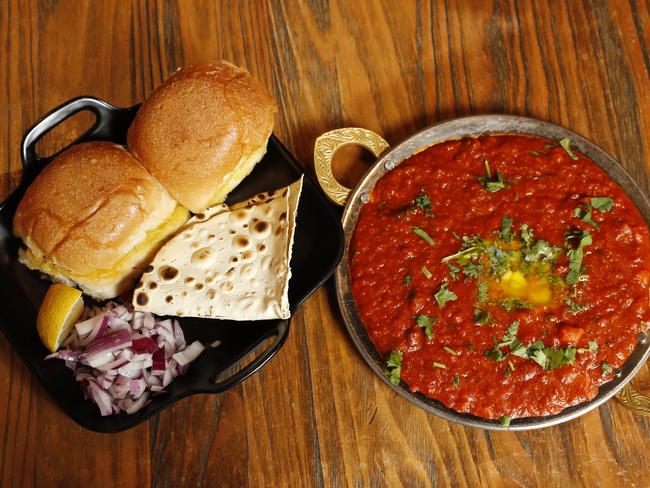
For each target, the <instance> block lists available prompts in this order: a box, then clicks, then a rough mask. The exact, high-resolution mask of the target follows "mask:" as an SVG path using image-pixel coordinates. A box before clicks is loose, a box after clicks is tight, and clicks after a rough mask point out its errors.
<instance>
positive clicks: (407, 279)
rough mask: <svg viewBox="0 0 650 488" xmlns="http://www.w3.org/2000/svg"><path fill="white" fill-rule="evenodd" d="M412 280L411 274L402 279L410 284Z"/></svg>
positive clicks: (404, 282)
mask: <svg viewBox="0 0 650 488" xmlns="http://www.w3.org/2000/svg"><path fill="white" fill-rule="evenodd" d="M411 281H413V277H412V276H411V275H410V274H407V275H406V276H405V277H404V279H403V280H402V284H403V285H405V286H408V285H410V284H411Z"/></svg>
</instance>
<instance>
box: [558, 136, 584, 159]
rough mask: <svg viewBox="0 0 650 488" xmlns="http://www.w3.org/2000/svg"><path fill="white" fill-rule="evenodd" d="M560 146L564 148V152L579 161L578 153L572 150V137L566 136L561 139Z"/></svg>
mask: <svg viewBox="0 0 650 488" xmlns="http://www.w3.org/2000/svg"><path fill="white" fill-rule="evenodd" d="M560 146H561V147H562V149H564V152H566V153H567V154H568V155H569V157H570V158H571V159H573V160H574V161H577V160H578V159H580V158H579V157H578V156H576V154H575V153H574V152H573V151H572V150H571V139H569V138H568V137H565V138H564V139H560Z"/></svg>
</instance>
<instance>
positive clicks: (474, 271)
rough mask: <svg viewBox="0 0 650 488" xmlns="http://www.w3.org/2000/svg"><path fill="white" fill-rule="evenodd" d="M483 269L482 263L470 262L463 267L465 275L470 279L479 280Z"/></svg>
mask: <svg viewBox="0 0 650 488" xmlns="http://www.w3.org/2000/svg"><path fill="white" fill-rule="evenodd" d="M481 269H483V265H481V264H480V263H471V262H468V263H467V264H465V265H464V266H463V274H464V275H465V276H467V277H468V278H478V275H479V272H480V271H481Z"/></svg>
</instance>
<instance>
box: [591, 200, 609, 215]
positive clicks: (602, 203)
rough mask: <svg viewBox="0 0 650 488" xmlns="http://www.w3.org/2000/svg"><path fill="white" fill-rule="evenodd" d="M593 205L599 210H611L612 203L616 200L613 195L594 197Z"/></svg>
mask: <svg viewBox="0 0 650 488" xmlns="http://www.w3.org/2000/svg"><path fill="white" fill-rule="evenodd" d="M590 201H591V206H592V207H594V208H595V209H596V210H598V211H599V212H609V211H611V210H612V205H613V204H614V200H612V199H611V197H592V198H591V200H590Z"/></svg>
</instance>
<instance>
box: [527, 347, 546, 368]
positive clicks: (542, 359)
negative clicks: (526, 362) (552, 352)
mask: <svg viewBox="0 0 650 488" xmlns="http://www.w3.org/2000/svg"><path fill="white" fill-rule="evenodd" d="M526 354H527V355H528V358H529V359H532V360H533V361H535V362H536V363H537V364H539V365H540V366H541V367H542V368H544V369H546V354H545V353H544V350H543V349H534V350H533V351H530V347H529V348H528V352H527V353H526Z"/></svg>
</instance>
